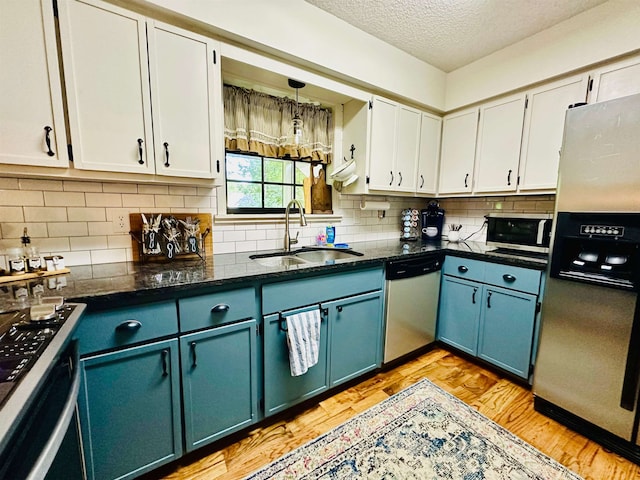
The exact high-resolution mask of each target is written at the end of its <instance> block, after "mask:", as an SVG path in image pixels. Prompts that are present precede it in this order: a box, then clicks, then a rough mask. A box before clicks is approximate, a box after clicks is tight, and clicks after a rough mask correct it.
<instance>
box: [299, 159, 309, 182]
mask: <svg viewBox="0 0 640 480" xmlns="http://www.w3.org/2000/svg"><path fill="white" fill-rule="evenodd" d="M310 175H311V164H310V163H305V162H296V183H298V184H300V185H302V181H303V180H304V179H305V178H307V177H309V176H310Z"/></svg>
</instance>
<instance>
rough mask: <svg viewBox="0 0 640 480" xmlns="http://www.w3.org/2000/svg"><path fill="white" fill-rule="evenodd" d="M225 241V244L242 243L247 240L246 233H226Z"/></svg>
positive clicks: (229, 231)
mask: <svg viewBox="0 0 640 480" xmlns="http://www.w3.org/2000/svg"><path fill="white" fill-rule="evenodd" d="M223 239H224V241H225V242H242V241H244V240H245V239H246V238H245V233H244V231H236V230H228V231H225V232H224V236H223Z"/></svg>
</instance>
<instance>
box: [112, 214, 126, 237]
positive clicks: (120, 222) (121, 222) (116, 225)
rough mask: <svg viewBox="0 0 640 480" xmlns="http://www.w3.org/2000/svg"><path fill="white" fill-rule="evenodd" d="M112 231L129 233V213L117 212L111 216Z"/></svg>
mask: <svg viewBox="0 0 640 480" xmlns="http://www.w3.org/2000/svg"><path fill="white" fill-rule="evenodd" d="M112 223H113V233H129V215H127V214H125V213H119V214H117V215H115V216H114V217H113V222H112Z"/></svg>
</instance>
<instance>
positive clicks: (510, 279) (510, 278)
mask: <svg viewBox="0 0 640 480" xmlns="http://www.w3.org/2000/svg"><path fill="white" fill-rule="evenodd" d="M502 279H503V280H504V281H505V282H509V283H513V282H515V281H516V277H514V276H513V275H511V274H509V273H505V274H504V275H502Z"/></svg>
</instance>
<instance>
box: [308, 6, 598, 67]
mask: <svg viewBox="0 0 640 480" xmlns="http://www.w3.org/2000/svg"><path fill="white" fill-rule="evenodd" d="M305 1H306V2H308V3H310V4H312V5H315V6H317V7H319V8H320V9H322V10H325V11H327V12H328V13H330V14H332V15H334V16H336V17H338V18H340V19H342V20H344V21H346V22H347V23H350V24H351V25H353V26H355V27H357V28H359V29H360V30H363V31H365V32H367V33H369V34H371V35H373V36H374V37H377V38H379V39H381V40H383V41H385V42H387V43H389V44H391V45H393V46H395V47H397V48H399V49H400V50H404V51H405V52H407V53H409V54H411V55H413V56H414V57H417V58H419V59H421V60H424V61H425V62H427V63H429V64H431V65H433V66H434V67H437V68H439V69H441V70H444V71H445V72H450V71H452V70H455V69H457V68H459V67H462V66H464V65H467V64H469V63H471V62H473V61H475V60H477V59H479V58H482V57H484V56H486V55H489V54H491V53H493V52H495V51H497V50H500V49H502V48H504V47H506V46H509V45H511V44H513V43H516V42H518V41H520V40H522V39H524V38H526V37H529V36H531V35H534V34H535V33H538V32H540V31H542V30H545V29H547V28H550V27H552V26H553V25H555V24H557V23H560V22H562V21H563V20H567V19H568V18H571V17H573V16H575V15H577V14H579V13H581V12H583V11H585V10H588V9H590V8H592V7H595V6H596V5H599V4H601V3H605V2H606V1H607V0H305Z"/></svg>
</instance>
